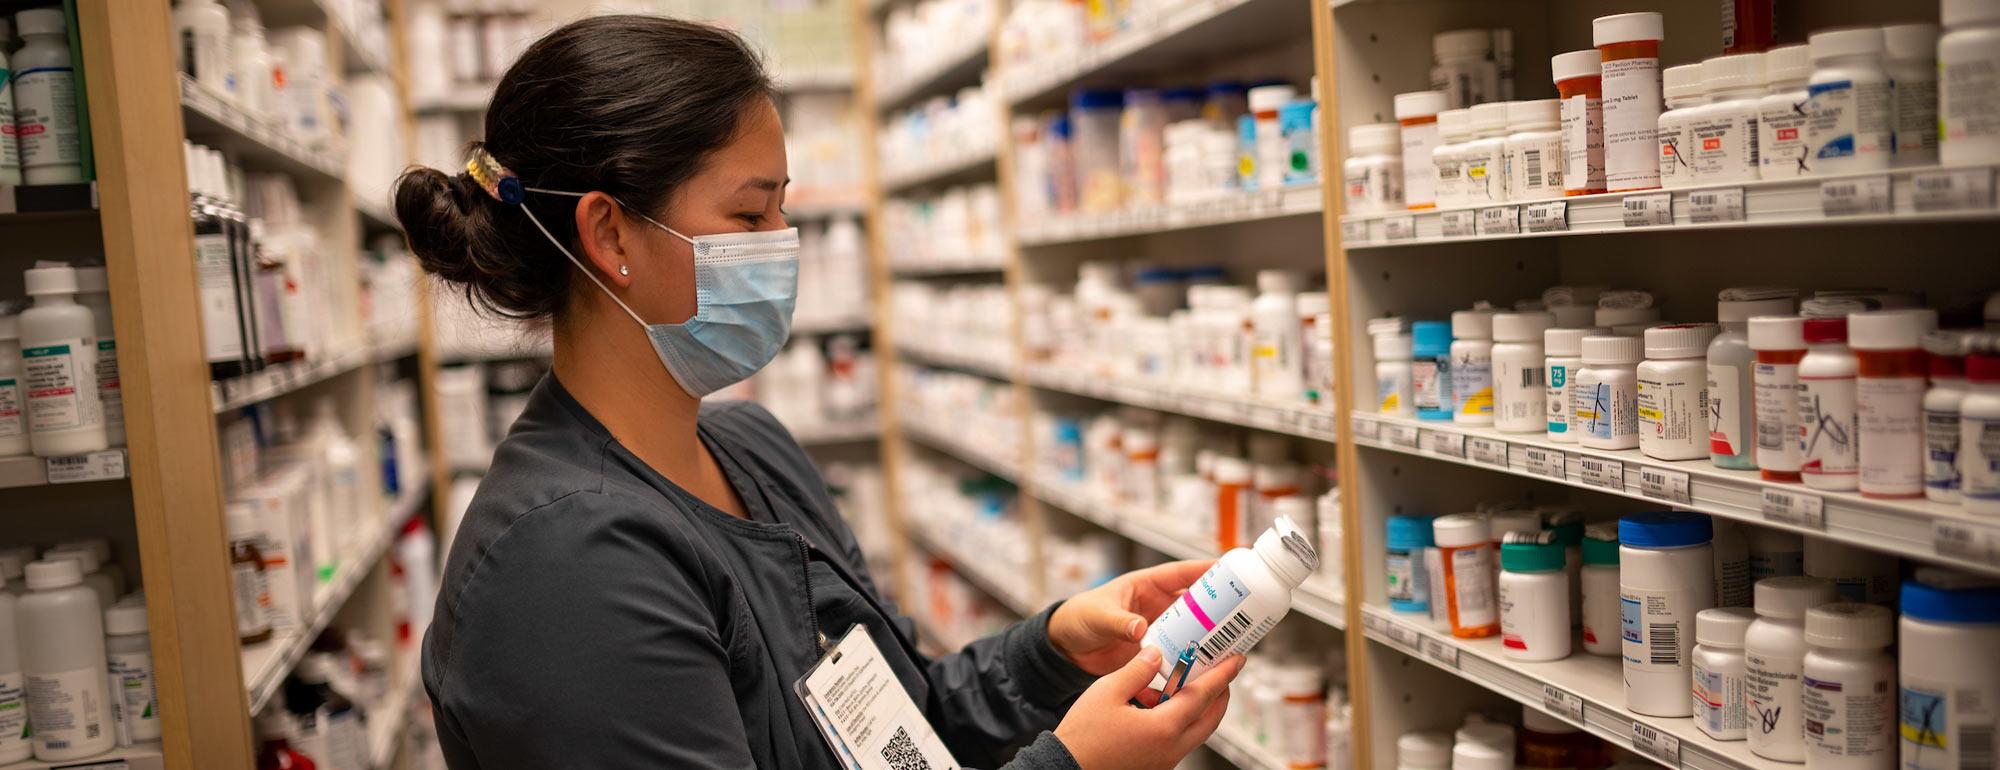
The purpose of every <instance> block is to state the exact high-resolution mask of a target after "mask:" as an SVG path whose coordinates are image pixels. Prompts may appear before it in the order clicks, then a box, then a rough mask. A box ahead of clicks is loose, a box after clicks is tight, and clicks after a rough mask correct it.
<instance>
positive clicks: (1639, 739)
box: [1632, 722, 1681, 767]
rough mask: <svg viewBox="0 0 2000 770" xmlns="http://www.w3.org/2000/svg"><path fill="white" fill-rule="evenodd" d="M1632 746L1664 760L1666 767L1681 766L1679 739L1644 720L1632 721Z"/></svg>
mask: <svg viewBox="0 0 2000 770" xmlns="http://www.w3.org/2000/svg"><path fill="white" fill-rule="evenodd" d="M1632 748H1633V749H1636V750H1638V752H1639V753H1641V754H1645V755H1648V756H1651V757H1652V758H1654V759H1657V760H1660V761H1661V762H1665V763H1666V764H1667V766H1668V767H1680V766H1681V739H1679V738H1675V737H1674V736H1671V735H1668V734H1666V733H1665V732H1662V731H1661V730H1660V729H1659V728H1657V727H1654V726H1652V725H1649V724H1646V723H1644V722H1633V723H1632Z"/></svg>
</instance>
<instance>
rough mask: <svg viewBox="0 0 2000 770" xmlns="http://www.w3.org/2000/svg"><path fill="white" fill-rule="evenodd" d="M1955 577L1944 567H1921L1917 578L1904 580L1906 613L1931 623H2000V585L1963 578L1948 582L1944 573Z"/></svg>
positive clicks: (1902, 605) (1909, 616)
mask: <svg viewBox="0 0 2000 770" xmlns="http://www.w3.org/2000/svg"><path fill="white" fill-rule="evenodd" d="M1940 574H1941V575H1942V576H1945V577H1954V575H1953V573H1949V572H1944V571H1942V570H1935V571H1934V570H1918V571H1917V579H1915V580H1905V581H1903V590H1902V593H1901V595H1900V599H1901V601H1899V602H1898V603H1897V606H1898V607H1900V608H1902V611H1903V616H1904V617H1906V618H1911V619H1914V620H1921V621H1925V622H1930V623H1977V624H1986V625H1992V624H2000V585H1995V584H1991V583H1982V582H1977V581H1963V582H1966V583H1967V584H1965V585H1948V584H1947V583H1948V582H1951V581H1946V580H1938V579H1935V578H1936V577H1938V576H1940Z"/></svg>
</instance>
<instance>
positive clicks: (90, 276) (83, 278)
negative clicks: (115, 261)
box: [75, 265, 111, 294]
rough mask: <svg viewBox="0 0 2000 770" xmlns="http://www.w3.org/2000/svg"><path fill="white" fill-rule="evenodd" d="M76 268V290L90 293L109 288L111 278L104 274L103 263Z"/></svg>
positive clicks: (108, 289) (105, 290)
mask: <svg viewBox="0 0 2000 770" xmlns="http://www.w3.org/2000/svg"><path fill="white" fill-rule="evenodd" d="M75 270H76V292H77V293H78V294H90V293H96V292H107V291H110V290H111V279H110V277H109V276H107V275H105V271H104V266H103V265H91V266H89V267H79V268H75Z"/></svg>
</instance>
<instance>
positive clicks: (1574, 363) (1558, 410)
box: [1542, 321, 1610, 444]
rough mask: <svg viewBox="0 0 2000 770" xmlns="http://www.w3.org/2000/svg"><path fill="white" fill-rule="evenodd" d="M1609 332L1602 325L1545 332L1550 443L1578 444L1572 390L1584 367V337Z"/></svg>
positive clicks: (1544, 345) (1544, 349) (1544, 346)
mask: <svg viewBox="0 0 2000 770" xmlns="http://www.w3.org/2000/svg"><path fill="white" fill-rule="evenodd" d="M1558 322H1560V321H1558ZM1609 333H1610V331H1609V330H1607V329H1605V328H1604V327H1601V326H1599V327H1585V328H1574V329H1549V330H1548V331H1545V332H1543V333H1542V346H1543V356H1544V358H1543V362H1544V363H1545V364H1546V365H1547V366H1548V372H1547V374H1546V376H1545V377H1544V380H1545V381H1546V382H1548V384H1549V392H1548V404H1549V440H1550V441H1555V442H1558V443H1564V444H1574V443H1576V435H1577V434H1576V432H1577V428H1576V417H1575V415H1574V414H1573V413H1572V412H1570V410H1569V389H1570V386H1571V385H1572V384H1573V381H1574V380H1575V379H1576V373H1577V370H1579V369H1581V368H1583V338H1585V337H1590V336H1602V335H1605V334H1609Z"/></svg>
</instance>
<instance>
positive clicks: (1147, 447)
mask: <svg viewBox="0 0 2000 770" xmlns="http://www.w3.org/2000/svg"><path fill="white" fill-rule="evenodd" d="M1118 448H1119V449H1123V450H1125V454H1126V456H1128V457H1131V456H1136V455H1140V454H1147V453H1151V452H1157V451H1159V450H1160V440H1159V438H1157V437H1155V436H1154V435H1153V429H1151V428H1148V427H1146V426H1144V425H1134V426H1131V427H1128V428H1126V429H1125V430H1124V431H1123V432H1122V433H1121V434H1120V435H1119V436H1118Z"/></svg>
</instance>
